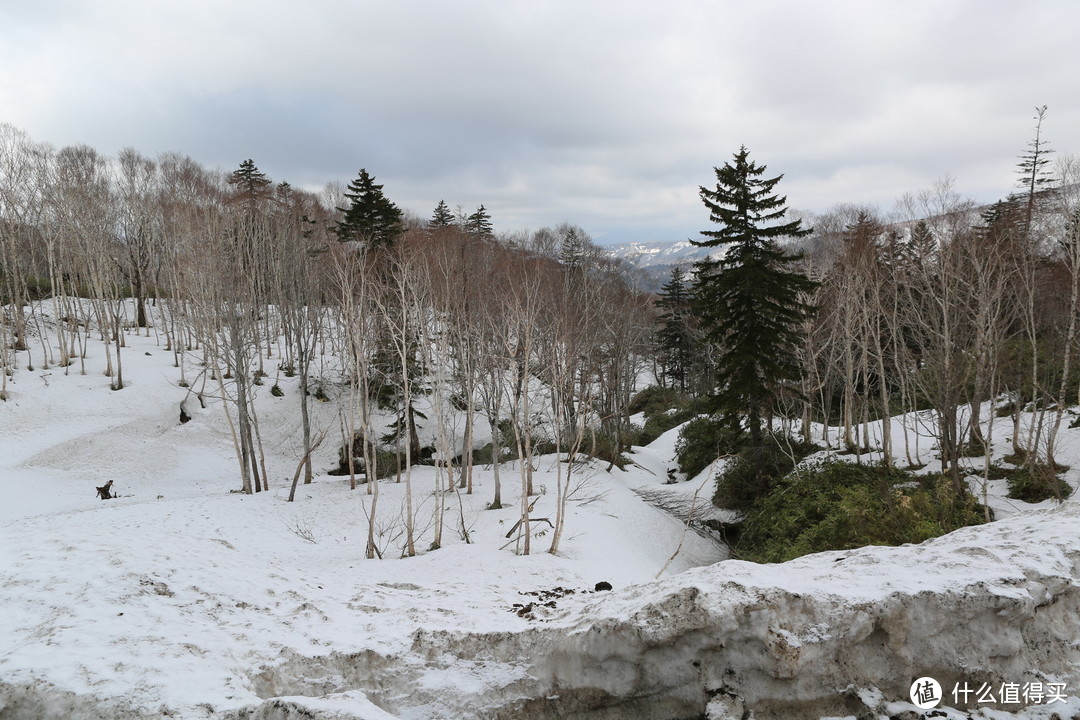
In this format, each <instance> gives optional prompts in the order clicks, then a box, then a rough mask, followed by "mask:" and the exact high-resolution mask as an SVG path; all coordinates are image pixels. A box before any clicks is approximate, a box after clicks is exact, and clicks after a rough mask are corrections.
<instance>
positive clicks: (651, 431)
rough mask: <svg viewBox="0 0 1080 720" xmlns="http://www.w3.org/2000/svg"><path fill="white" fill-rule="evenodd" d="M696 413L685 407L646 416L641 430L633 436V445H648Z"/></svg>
mask: <svg viewBox="0 0 1080 720" xmlns="http://www.w3.org/2000/svg"><path fill="white" fill-rule="evenodd" d="M695 414H696V413H695V412H694V411H693V410H690V409H685V410H679V409H677V408H676V409H673V410H671V411H669V412H663V413H660V414H658V415H653V416H652V417H647V418H646V420H645V426H644V427H643V428H641V431H640V432H638V433H637V434H636V435H635V436H634V440H633V444H634V445H639V446H640V445H648V444H650V443H652V442H653V441H655V440H656V438H658V437H660V436H661V435H663V434H664V433H666V432H667V431H668V430H670V429H671V428H673V427H678V426H679V425H682V424H683V423H684V422H686V421H687V420H690V419H691V418H693V417H694V415H695Z"/></svg>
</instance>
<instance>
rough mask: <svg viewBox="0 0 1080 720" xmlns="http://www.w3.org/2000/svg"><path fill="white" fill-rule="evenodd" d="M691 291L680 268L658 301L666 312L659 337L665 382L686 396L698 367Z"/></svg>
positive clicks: (665, 285)
mask: <svg viewBox="0 0 1080 720" xmlns="http://www.w3.org/2000/svg"><path fill="white" fill-rule="evenodd" d="M691 300H692V296H691V294H690V287H689V286H688V285H687V284H686V273H685V272H684V271H683V269H682V268H681V267H679V266H678V265H676V266H675V267H674V268H672V270H671V279H670V280H668V281H667V282H666V283H665V284H664V285H663V286H662V287H661V288H660V299H659V300H657V301H656V304H657V306H658V307H660V308H661V309H662V310H663V311H664V312H663V314H662V315H660V318H659V319H660V322H661V323H663V325H662V327H661V328H660V329H659V330H658V331H657V333H656V345H657V349H658V350H659V355H660V359H661V362H662V363H663V367H664V376H665V379H668V380H671V381H672V382H673V383H674V384H675V385H677V386H678V388H679V389H680V390H682V391H683V392H685V391H686V382H687V380H688V379H689V377H690V371H691V367H692V366H693V365H694V351H695V345H696V343H695V339H694V332H695V331H694V319H693V308H692V303H691Z"/></svg>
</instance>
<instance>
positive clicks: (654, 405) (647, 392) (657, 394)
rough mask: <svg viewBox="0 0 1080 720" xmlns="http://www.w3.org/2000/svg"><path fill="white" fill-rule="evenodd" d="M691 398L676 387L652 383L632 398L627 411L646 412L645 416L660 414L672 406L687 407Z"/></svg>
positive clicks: (631, 412) (632, 413)
mask: <svg viewBox="0 0 1080 720" xmlns="http://www.w3.org/2000/svg"><path fill="white" fill-rule="evenodd" d="M689 402H690V398H689V396H687V395H686V393H683V392H680V391H679V390H676V389H675V388H667V387H660V386H659V385H650V386H649V387H647V388H645V389H644V390H641V391H640V392H638V393H637V394H636V395H634V397H632V398H631V399H630V404H629V405H628V406H627V408H626V412H627V413H628V414H630V415H636V414H637V413H645V417H646V418H648V417H652V416H653V415H660V414H661V413H664V412H666V411H667V410H671V409H672V408H685V407H687V406H688V405H689Z"/></svg>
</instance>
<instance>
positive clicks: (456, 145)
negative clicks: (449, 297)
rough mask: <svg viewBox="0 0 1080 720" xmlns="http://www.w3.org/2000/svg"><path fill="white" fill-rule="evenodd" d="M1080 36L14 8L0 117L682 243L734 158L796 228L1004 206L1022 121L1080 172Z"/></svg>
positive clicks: (836, 11)
mask: <svg viewBox="0 0 1080 720" xmlns="http://www.w3.org/2000/svg"><path fill="white" fill-rule="evenodd" d="M12 6H14V7H12ZM1078 20H1080V6H1075V4H1074V3H1072V2H1069V1H1068V0H1042V1H1039V2H1033V3H1026V4H1023V5H1021V4H1018V3H1013V2H1004V1H999V0H967V1H966V2H965V1H956V2H950V3H941V2H933V1H930V0H916V1H914V2H911V1H905V2H899V1H898V0H897V1H895V2H890V3H885V2H877V3H867V2H858V1H855V0H851V1H833V2H813V3H808V2H800V1H796V0H790V1H787V2H784V1H780V2H761V3H744V2H719V3H701V2H690V1H683V2H674V3H669V4H664V5H661V4H658V3H644V2H629V3H628V2H620V3H615V2H559V1H556V2H544V3H534V2H456V3H439V2H420V1H416V2H407V3H375V2H356V1H346V0H321V1H316V2H312V3H307V4H304V5H298V4H296V3H284V2H279V1H278V0H261V1H257V0H230V2H227V3H221V2H212V1H211V0H194V1H191V2H187V3H183V4H175V3H170V4H165V3H153V2H145V0H102V1H101V2H95V3H84V2H77V1H76V0H49V1H48V2H41V1H40V0H39V1H38V2H34V3H33V4H31V3H29V2H26V3H24V2H16V3H9V4H6V5H5V7H3V8H2V9H0V121H6V122H10V123H12V124H14V125H16V126H18V127H21V128H23V129H25V130H26V131H28V132H29V133H30V134H31V135H32V136H33V137H34V138H35V139H37V140H42V141H48V142H52V143H54V144H56V145H64V144H71V143H76V142H85V143H87V144H90V145H92V146H94V147H96V148H98V149H99V150H102V151H103V152H107V153H115V152H116V151H117V150H118V149H120V148H121V147H124V146H134V147H136V148H137V149H139V150H141V151H143V152H145V153H148V154H152V153H156V152H159V151H164V150H176V151H180V152H183V153H186V154H189V155H191V156H192V157H194V158H195V159H197V160H198V161H200V162H202V163H204V164H206V165H209V166H217V167H222V168H225V169H229V168H232V167H235V166H236V165H237V164H238V163H239V162H240V161H241V160H243V159H245V158H248V157H252V158H254V159H255V160H256V162H257V163H258V164H259V165H260V167H261V168H263V169H264V170H265V171H267V172H268V173H269V174H270V175H271V176H272V177H274V178H276V179H287V180H289V181H290V182H292V183H293V184H296V185H305V186H319V185H322V184H323V183H325V182H326V181H329V180H342V181H348V180H349V179H351V178H352V177H354V176H355V174H356V171H357V170H358V169H359V168H360V167H366V168H367V169H368V170H369V171H370V172H372V173H374V174H375V175H376V177H377V178H378V180H379V181H380V182H383V183H385V186H386V191H387V193H388V194H389V195H390V197H391V198H393V199H394V200H395V201H397V202H398V203H399V204H401V205H403V206H404V207H406V208H408V209H410V210H412V211H414V212H417V213H419V214H421V215H427V214H428V213H430V211H431V209H432V208H433V207H434V205H435V203H436V202H438V200H440V199H445V200H446V201H447V202H448V203H450V204H451V205H452V206H453V205H456V204H458V203H460V204H462V205H463V206H465V208H466V209H468V210H472V209H474V208H475V207H476V206H478V205H479V204H481V203H483V204H485V205H486V206H487V207H488V209H489V210H490V211H491V213H492V215H493V217H494V219H495V222H496V226H497V228H498V229H504V230H512V229H516V228H522V227H529V228H537V227H540V226H542V225H547V224H552V223H556V222H559V221H562V220H569V221H571V222H575V223H577V224H580V225H582V226H583V227H585V228H586V229H587V230H589V231H590V232H591V233H593V234H594V235H595V236H596V237H598V238H600V239H601V240H603V241H612V242H614V241H619V240H623V239H650V238H655V239H682V238H685V237H690V236H693V235H696V233H697V232H698V231H699V230H701V229H704V228H705V227H706V226H707V224H708V220H707V214H706V213H705V211H704V208H702V207H701V205H700V201H699V200H698V198H697V187H698V185H702V184H710V183H711V182H712V180H713V174H712V168H713V166H715V165H719V164H722V163H723V162H725V161H727V160H728V159H729V158H730V157H731V154H732V153H733V152H734V151H736V150H737V149H738V147H739V146H740V145H741V144H744V143H745V144H746V145H747V146H748V147H749V148H750V149H751V153H752V156H753V157H754V158H755V159H757V160H758V161H759V162H763V163H765V164H767V165H768V166H769V170H770V171H771V172H776V173H784V174H785V181H784V183H783V184H782V186H781V187H782V188H783V191H784V192H785V193H786V194H787V195H788V198H789V202H790V204H791V205H793V206H795V207H798V208H803V209H809V210H824V209H826V208H828V207H829V206H831V205H833V204H835V203H840V202H852V203H876V204H878V205H880V206H882V207H883V208H884V209H888V208H889V207H890V206H891V204H892V202H893V201H894V200H895V199H896V198H897V197H898V196H899V195H901V194H902V193H904V192H906V191H911V190H918V189H920V188H923V187H926V186H928V185H930V184H931V183H933V182H934V181H935V180H936V179H937V178H939V177H941V176H943V175H945V174H949V175H951V176H953V177H955V178H956V182H957V188H958V189H959V190H960V191H961V192H962V193H964V194H969V195H972V196H975V197H976V199H979V200H992V199H995V198H996V197H999V196H1001V195H1002V194H1004V193H1006V192H1008V191H1009V189H1010V188H1011V187H1012V185H1013V176H1012V173H1013V166H1014V163H1015V158H1016V155H1017V154H1018V153H1019V152H1021V151H1022V150H1023V148H1024V146H1025V144H1026V142H1027V141H1028V139H1029V137H1030V135H1031V129H1032V120H1031V117H1032V115H1033V110H1034V107H1035V106H1036V105H1042V104H1046V105H1048V106H1049V107H1050V112H1049V115H1048V121H1047V125H1046V133H1047V137H1049V139H1050V140H1051V141H1052V143H1053V146H1054V147H1055V148H1056V149H1057V150H1058V151H1059V152H1060V153H1068V152H1076V151H1080V150H1078V146H1080V122H1078V121H1080V100H1078V99H1077V98H1076V97H1075V94H1074V93H1073V92H1072V90H1073V83H1074V80H1073V78H1074V77H1075V75H1076V71H1077V69H1078V67H1077V66H1078V63H1080V61H1078V60H1077V59H1076V54H1075V52H1074V51H1073V50H1072V49H1071V48H1072V38H1071V37H1070V35H1071V33H1072V29H1073V28H1074V27H1076V25H1077V21H1078Z"/></svg>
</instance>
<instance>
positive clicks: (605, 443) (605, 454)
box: [581, 432, 630, 470]
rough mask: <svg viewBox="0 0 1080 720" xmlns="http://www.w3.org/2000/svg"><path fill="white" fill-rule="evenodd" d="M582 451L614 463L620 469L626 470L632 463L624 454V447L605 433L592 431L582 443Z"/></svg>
mask: <svg viewBox="0 0 1080 720" xmlns="http://www.w3.org/2000/svg"><path fill="white" fill-rule="evenodd" d="M581 452H582V453H584V454H586V455H589V456H590V457H594V458H597V459H598V460H603V461H604V462H606V463H614V465H615V466H616V467H618V468H619V469H620V470H625V469H626V466H627V465H629V464H630V459H629V458H627V457H626V456H625V455H623V454H622V448H620V447H618V446H617V445H616V444H615V440H614V439H613V438H612V437H611V436H610V435H607V434H605V433H600V432H598V433H592V434H590V435H589V437H586V438H585V442H583V443H582V445H581Z"/></svg>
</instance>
